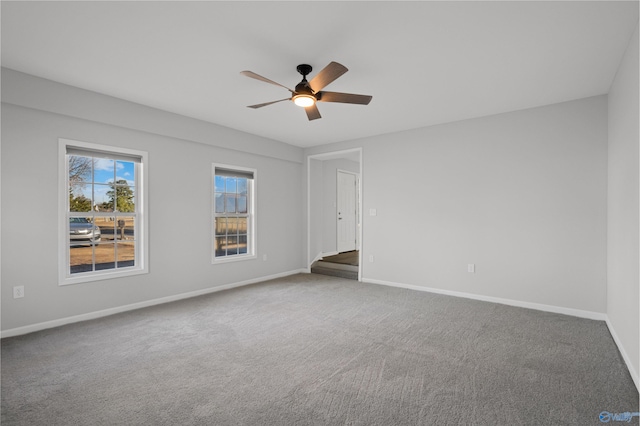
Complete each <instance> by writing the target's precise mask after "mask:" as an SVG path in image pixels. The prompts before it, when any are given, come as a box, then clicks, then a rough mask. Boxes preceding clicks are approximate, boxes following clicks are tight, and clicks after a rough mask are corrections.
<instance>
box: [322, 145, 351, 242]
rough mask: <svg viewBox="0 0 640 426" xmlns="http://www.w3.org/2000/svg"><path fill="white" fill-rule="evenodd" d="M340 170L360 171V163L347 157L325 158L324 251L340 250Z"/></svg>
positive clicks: (323, 170) (323, 187)
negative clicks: (338, 179) (337, 205)
mask: <svg viewBox="0 0 640 426" xmlns="http://www.w3.org/2000/svg"><path fill="white" fill-rule="evenodd" d="M338 170H344V171H347V172H353V173H360V163H358V162H356V161H351V160H347V159H345V158H341V159H335V160H325V161H323V164H322V174H323V176H322V177H323V182H322V251H323V253H336V252H337V250H338V225H337V223H336V218H337V214H336V200H337V188H338V184H337V173H338Z"/></svg>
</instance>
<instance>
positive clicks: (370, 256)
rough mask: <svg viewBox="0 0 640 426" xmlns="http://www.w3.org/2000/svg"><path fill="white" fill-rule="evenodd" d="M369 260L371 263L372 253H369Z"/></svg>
mask: <svg viewBox="0 0 640 426" xmlns="http://www.w3.org/2000/svg"><path fill="white" fill-rule="evenodd" d="M369 262H371V263H373V255H372V254H370V255H369Z"/></svg>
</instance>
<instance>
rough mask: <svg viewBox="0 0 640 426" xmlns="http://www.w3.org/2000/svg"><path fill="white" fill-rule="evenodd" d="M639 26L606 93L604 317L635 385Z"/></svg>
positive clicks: (638, 366) (638, 361)
mask: <svg viewBox="0 0 640 426" xmlns="http://www.w3.org/2000/svg"><path fill="white" fill-rule="evenodd" d="M638 75H639V70H638V29H637V28H636V32H635V34H634V35H633V37H632V39H631V43H630V44H629V47H628V48H627V51H626V54H625V56H624V58H623V60H622V62H621V64H620V68H619V69H618V73H617V75H616V78H615V80H614V82H613V85H612V86H611V90H610V92H609V190H608V195H609V200H608V270H607V272H608V274H607V283H608V287H607V315H608V316H609V322H610V326H611V328H612V332H613V333H615V335H616V336H617V338H618V341H619V344H620V345H621V346H622V347H623V348H624V352H626V355H627V358H628V359H627V363H631V364H632V366H633V367H632V368H633V369H634V370H635V371H634V372H633V374H634V376H635V380H636V385H639V383H638V373H639V372H640V353H639V352H640V351H639V346H640V341H639V335H640V330H639V322H640V314H639V307H638V306H639V301H640V295H639V288H638V287H639V285H640V284H639V268H640V265H639V258H640V252H639V250H638V232H639V229H638V227H639V222H638V220H639V219H638V218H639V215H638V194H639V188H638V185H639V183H638V161H639V159H638V155H639V153H638V141H639V140H640V136H639V134H638V133H639V131H638V116H639V115H640V111H639V109H638V93H639V87H638Z"/></svg>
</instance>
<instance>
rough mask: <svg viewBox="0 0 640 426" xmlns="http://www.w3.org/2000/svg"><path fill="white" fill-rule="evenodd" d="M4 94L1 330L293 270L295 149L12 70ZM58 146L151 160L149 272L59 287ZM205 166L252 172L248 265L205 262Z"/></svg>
mask: <svg viewBox="0 0 640 426" xmlns="http://www.w3.org/2000/svg"><path fill="white" fill-rule="evenodd" d="M34 87H35V88H37V89H38V90H34ZM2 96H3V104H2V180H1V182H2V329H3V330H8V329H13V328H16V327H22V326H27V325H32V324H38V323H42V322H46V321H53V320H59V319H61V318H66V317H71V316H75V315H82V314H86V313H91V312H95V311H100V310H105V309H107V310H108V309H111V308H115V307H121V306H125V305H129V304H135V303H138V302H142V301H148V300H153V299H158V298H163V297H169V296H173V295H179V294H182V293H188V292H195V291H200V290H203V289H210V288H215V287H218V286H224V285H228V284H233V283H238V282H243V281H249V280H252V279H256V278H260V277H269V276H273V275H278V274H283V273H288V272H290V271H298V270H300V269H301V268H302V267H303V264H304V262H303V261H304V257H303V252H304V251H303V244H302V239H301V238H300V236H301V235H302V233H303V216H302V212H301V206H302V205H303V198H302V194H303V188H302V185H303V182H304V179H303V175H302V170H303V166H302V162H301V161H302V150H301V149H298V148H295V147H292V146H289V145H285V144H281V143H279V142H275V141H271V140H268V139H264V138H259V137H256V136H253V135H249V134H244V133H241V132H237V131H233V130H231V129H227V128H224V127H220V126H215V125H212V124H209V123H204V122H199V121H197V120H192V119H188V118H186V117H181V116H178V115H174V114H169V113H166V112H162V111H158V110H154V109H152V108H148V107H143V106H141V105H136V104H132V103H129V102H126V101H122V100H117V99H114V98H109V97H107V96H103V95H99V94H96V93H92V92H87V91H83V90H81V89H77V88H72V87H69V86H64V85H61V84H57V83H53V82H50V81H46V80H42V79H38V78H35V77H31V76H27V75H25V74H20V73H16V72H13V71H10V70H3V73H2ZM56 110H59V112H60V113H57V112H56ZM179 135H183V137H182V138H181V137H179ZM58 138H67V139H74V140H81V141H86V142H93V143H99V144H105V145H113V146H119V147H126V148H131V149H137V150H143V151H147V152H148V153H149V163H148V170H149V206H148V209H149V212H150V213H149V231H150V232H149V234H150V238H149V245H150V247H149V251H150V262H149V270H150V272H149V274H146V275H138V276H132V277H127V278H121V279H111V280H103V281H96V282H91V283H85V284H77V285H68V286H59V285H58V272H57V268H58V259H57V253H58V244H59V241H58V227H59V226H62V224H61V222H60V221H61V218H60V217H58V207H57V206H58V195H57V194H58V180H57V173H58ZM230 148H234V149H230ZM245 151H255V152H258V153H259V154H255V153H249V152H245ZM213 162H216V163H224V164H231V165H238V166H243V167H251V168H255V169H257V171H258V182H257V186H258V194H257V197H258V198H257V212H258V218H257V221H258V222H257V230H258V234H257V253H258V259H255V260H249V261H244V262H233V263H227V264H219V265H212V264H211V226H212V225H211V224H212V215H211V198H212V196H211V188H212V185H211V164H212V163H213ZM263 254H267V255H268V260H267V261H263V260H262V255H263ZM16 285H24V286H25V297H24V298H23V299H13V297H12V288H13V286H16Z"/></svg>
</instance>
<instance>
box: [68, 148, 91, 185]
mask: <svg viewBox="0 0 640 426" xmlns="http://www.w3.org/2000/svg"><path fill="white" fill-rule="evenodd" d="M92 164H93V161H92V158H91V157H81V156H78V155H70V156H69V187H70V188H73V189H75V188H84V186H85V185H86V184H87V181H90V180H91V165H92Z"/></svg>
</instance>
